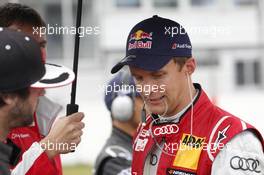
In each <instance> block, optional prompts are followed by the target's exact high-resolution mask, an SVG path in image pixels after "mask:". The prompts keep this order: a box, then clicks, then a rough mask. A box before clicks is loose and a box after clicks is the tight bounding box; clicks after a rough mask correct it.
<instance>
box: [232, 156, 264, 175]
mask: <svg viewBox="0 0 264 175" xmlns="http://www.w3.org/2000/svg"><path fill="white" fill-rule="evenodd" d="M230 166H231V168H232V169H234V170H242V171H251V172H255V173H260V172H261V171H260V170H259V160H257V159H253V158H243V157H239V156H234V157H232V159H231V160H230Z"/></svg>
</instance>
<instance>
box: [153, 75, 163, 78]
mask: <svg viewBox="0 0 264 175" xmlns="http://www.w3.org/2000/svg"><path fill="white" fill-rule="evenodd" d="M163 75H164V74H155V75H153V77H154V78H162V77H163Z"/></svg>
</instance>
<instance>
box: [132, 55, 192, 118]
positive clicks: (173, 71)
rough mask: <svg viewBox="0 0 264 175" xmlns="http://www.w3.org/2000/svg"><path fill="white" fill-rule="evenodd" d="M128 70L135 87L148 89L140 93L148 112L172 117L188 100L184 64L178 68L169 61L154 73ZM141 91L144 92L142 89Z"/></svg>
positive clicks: (185, 67)
mask: <svg viewBox="0 0 264 175" xmlns="http://www.w3.org/2000/svg"><path fill="white" fill-rule="evenodd" d="M129 68H130V71H131V74H132V75H133V77H134V78H135V82H136V84H137V85H140V86H142V87H144V86H149V87H150V91H149V92H146V91H143V93H141V95H142V97H143V99H144V100H145V102H146V107H147V110H148V111H149V112H151V113H154V114H159V115H166V116H172V115H175V114H176V113H177V112H179V109H181V107H182V105H183V103H184V102H185V101H186V98H188V81H187V76H186V71H187V66H186V64H185V65H184V66H183V67H182V68H180V66H179V65H178V64H177V63H175V62H174V60H171V61H169V63H168V64H166V65H165V66H164V67H162V68H161V69H160V70H158V71H155V72H152V71H145V70H143V69H139V68H136V67H132V66H130V67H129ZM154 87H156V88H154ZM157 87H158V89H157ZM142 89H143V90H144V88H142Z"/></svg>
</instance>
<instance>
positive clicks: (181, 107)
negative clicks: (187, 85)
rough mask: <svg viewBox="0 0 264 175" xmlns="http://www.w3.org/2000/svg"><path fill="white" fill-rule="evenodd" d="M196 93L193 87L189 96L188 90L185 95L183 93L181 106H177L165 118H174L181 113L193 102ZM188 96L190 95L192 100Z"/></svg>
mask: <svg viewBox="0 0 264 175" xmlns="http://www.w3.org/2000/svg"><path fill="white" fill-rule="evenodd" d="M196 93H197V91H196V89H195V87H194V86H192V87H191V94H190V92H189V89H188V90H187V91H186V93H184V94H185V97H183V101H182V102H181V104H179V105H178V106H177V107H176V109H175V110H174V111H173V112H172V113H170V114H167V116H174V115H177V114H178V113H179V112H181V111H182V110H183V109H184V108H185V107H186V106H188V105H189V104H190V103H191V102H192V101H193V99H194V97H195V95H196ZM190 95H192V96H191V97H192V99H191V97H190Z"/></svg>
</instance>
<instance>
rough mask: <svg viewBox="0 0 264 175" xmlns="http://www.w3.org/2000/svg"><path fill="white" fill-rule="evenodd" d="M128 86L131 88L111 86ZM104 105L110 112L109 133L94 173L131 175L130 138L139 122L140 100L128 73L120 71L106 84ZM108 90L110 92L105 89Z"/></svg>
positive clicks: (98, 174)
mask: <svg viewBox="0 0 264 175" xmlns="http://www.w3.org/2000/svg"><path fill="white" fill-rule="evenodd" d="M126 85H128V86H129V88H131V89H126V90H125V89H122V90H119V89H113V88H114V87H117V86H119V87H124V88H125V86H126ZM107 87H108V88H107V91H106V92H105V104H106V107H107V109H108V110H109V111H110V112H111V118H112V123H113V127H112V133H111V136H110V137H109V138H108V139H107V141H106V143H105V145H104V147H103V149H102V150H101V152H100V154H99V155H98V157H97V160H96V163H95V172H94V174H95V175H117V174H119V175H130V174H131V161H132V137H133V135H134V134H135V133H136V130H137V127H138V125H139V123H140V116H141V109H142V106H143V101H142V99H141V97H140V95H139V94H138V93H136V91H135V90H134V89H132V88H135V84H134V81H133V79H132V77H131V75H130V74H128V72H120V73H119V74H118V75H116V76H115V77H114V78H113V79H112V80H111V81H110V82H109V83H108V85H107ZM108 90H110V91H108Z"/></svg>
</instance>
